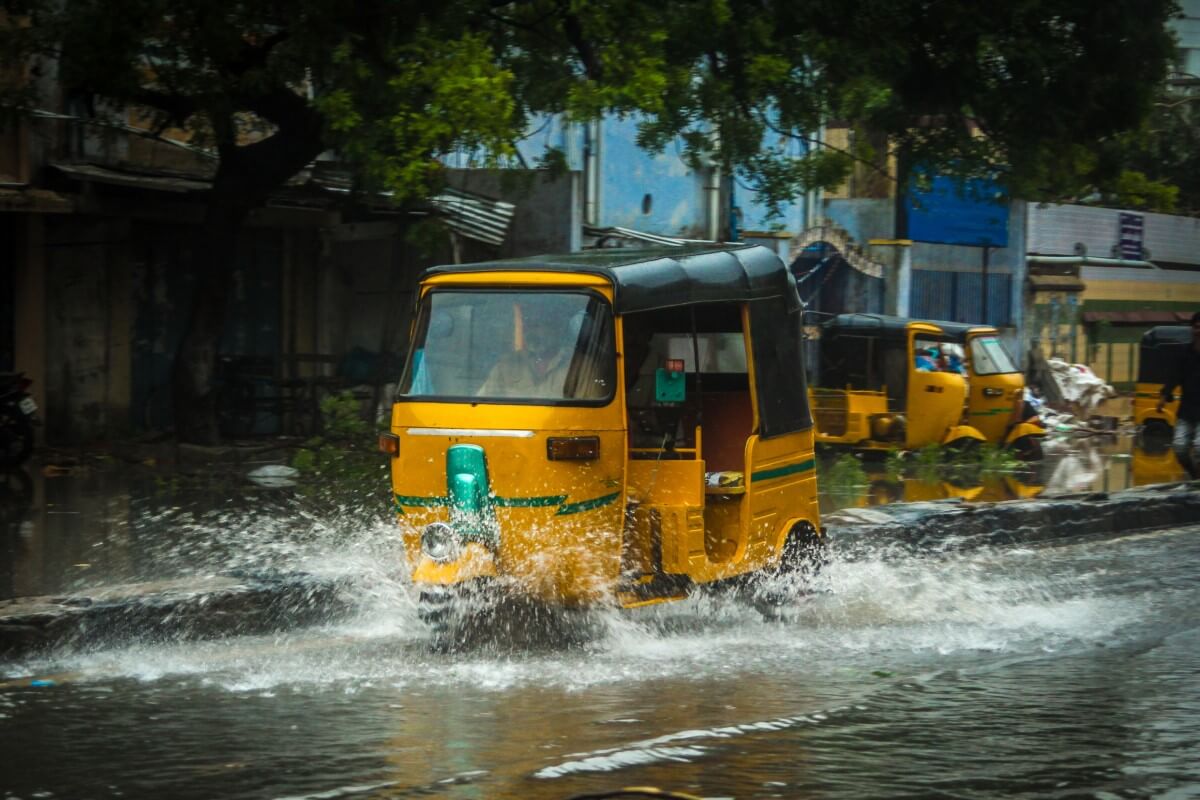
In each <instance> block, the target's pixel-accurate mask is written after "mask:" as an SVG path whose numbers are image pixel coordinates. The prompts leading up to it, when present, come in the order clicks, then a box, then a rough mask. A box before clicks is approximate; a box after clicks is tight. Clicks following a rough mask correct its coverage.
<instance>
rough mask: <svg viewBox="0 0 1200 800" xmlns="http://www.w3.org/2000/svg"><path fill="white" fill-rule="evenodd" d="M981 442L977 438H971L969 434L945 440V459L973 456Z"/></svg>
mask: <svg viewBox="0 0 1200 800" xmlns="http://www.w3.org/2000/svg"><path fill="white" fill-rule="evenodd" d="M981 444H982V442H980V441H979V440H978V439H972V438H971V437H970V436H962V437H959V438H958V439H954V440H952V441H949V442H946V444H945V446H944V447H943V450H944V452H945V457H946V460H948V461H949V460H955V459H961V458H964V457H973V456H974V455H975V454H976V453H978V452H979V447H980V445H981Z"/></svg>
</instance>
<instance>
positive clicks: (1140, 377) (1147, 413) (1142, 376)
mask: <svg viewBox="0 0 1200 800" xmlns="http://www.w3.org/2000/svg"><path fill="white" fill-rule="evenodd" d="M1191 343H1192V329H1191V327H1189V326H1187V325H1158V326H1155V327H1153V328H1151V329H1150V330H1148V331H1146V332H1145V333H1144V334H1142V341H1141V344H1140V345H1139V346H1138V374H1137V385H1136V387H1135V388H1134V395H1133V422H1134V424H1135V425H1137V426H1138V428H1139V429H1140V430H1141V432H1142V434H1143V436H1148V437H1151V438H1155V437H1158V438H1166V437H1169V436H1170V435H1171V429H1172V428H1174V427H1175V414H1176V413H1178V411H1179V400H1178V399H1176V400H1173V401H1171V402H1170V403H1167V404H1166V405H1165V406H1164V407H1163V410H1162V411H1159V410H1158V401H1159V399H1160V398H1161V397H1162V388H1163V384H1165V383H1166V382H1167V381H1168V380H1169V379H1170V374H1171V370H1172V369H1174V368H1175V365H1176V363H1177V362H1178V360H1179V357H1180V356H1181V355H1182V354H1183V351H1184V350H1185V349H1186V348H1187V347H1188V346H1189V345H1190V344H1191Z"/></svg>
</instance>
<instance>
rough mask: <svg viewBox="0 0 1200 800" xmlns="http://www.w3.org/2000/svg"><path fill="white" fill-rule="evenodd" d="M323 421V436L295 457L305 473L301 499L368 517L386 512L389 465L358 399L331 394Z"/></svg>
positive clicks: (324, 405) (346, 394)
mask: <svg viewBox="0 0 1200 800" xmlns="http://www.w3.org/2000/svg"><path fill="white" fill-rule="evenodd" d="M321 419H322V431H321V433H320V434H319V435H317V436H314V437H312V438H311V439H309V440H308V441H307V442H305V443H304V446H303V447H301V448H300V449H299V450H297V451H296V453H295V455H293V457H292V466H293V467H295V468H296V469H297V470H299V471H300V474H301V483H300V490H301V494H302V495H303V496H304V497H306V498H308V499H309V500H312V501H314V502H317V503H320V504H322V505H336V506H338V507H341V508H347V507H349V508H354V509H360V510H365V511H367V512H370V511H371V510H372V509H379V508H383V507H384V504H385V503H386V499H387V493H386V487H387V463H386V460H385V459H384V458H383V457H382V456H381V455H380V454H379V452H378V451H377V449H376V442H375V437H374V431H373V430H372V428H371V426H370V425H369V424H368V423H367V422H366V421H365V420H364V419H363V418H362V412H361V406H360V402H359V400H358V399H357V398H356V397H355V396H354V395H353V394H352V393H350V392H342V393H340V394H334V395H330V396H328V397H326V398H324V399H323V400H321Z"/></svg>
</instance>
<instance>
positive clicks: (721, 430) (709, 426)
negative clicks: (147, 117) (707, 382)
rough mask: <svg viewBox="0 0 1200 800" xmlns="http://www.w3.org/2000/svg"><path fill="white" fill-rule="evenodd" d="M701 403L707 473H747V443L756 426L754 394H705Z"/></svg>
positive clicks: (745, 392)
mask: <svg viewBox="0 0 1200 800" xmlns="http://www.w3.org/2000/svg"><path fill="white" fill-rule="evenodd" d="M701 401H702V403H703V408H704V418H703V421H702V423H701V430H702V433H703V437H704V438H703V445H702V447H703V449H704V451H703V452H702V453H701V454H700V457H701V458H703V459H704V471H705V472H706V473H715V472H742V471H744V470H745V468H746V464H745V457H746V440H747V439H748V438H750V432H751V429H752V428H753V425H754V413H753V411H752V409H751V408H750V392H749V391H742V392H704V393H703V395H702V396H701Z"/></svg>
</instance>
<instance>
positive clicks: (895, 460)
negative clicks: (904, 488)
mask: <svg viewBox="0 0 1200 800" xmlns="http://www.w3.org/2000/svg"><path fill="white" fill-rule="evenodd" d="M907 466H908V456H907V455H906V454H905V452H904V451H903V450H901V449H900V448H898V447H893V448H892V449H891V450H888V452H887V455H886V456H885V457H884V459H883V474H884V475H885V476H886V477H887V479H888V480H889V481H895V480H899V479H900V478H901V477H903V475H904V470H905V468H906V467H907Z"/></svg>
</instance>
